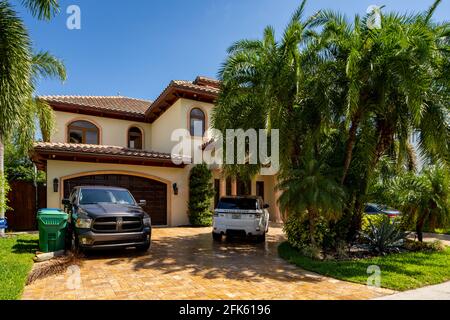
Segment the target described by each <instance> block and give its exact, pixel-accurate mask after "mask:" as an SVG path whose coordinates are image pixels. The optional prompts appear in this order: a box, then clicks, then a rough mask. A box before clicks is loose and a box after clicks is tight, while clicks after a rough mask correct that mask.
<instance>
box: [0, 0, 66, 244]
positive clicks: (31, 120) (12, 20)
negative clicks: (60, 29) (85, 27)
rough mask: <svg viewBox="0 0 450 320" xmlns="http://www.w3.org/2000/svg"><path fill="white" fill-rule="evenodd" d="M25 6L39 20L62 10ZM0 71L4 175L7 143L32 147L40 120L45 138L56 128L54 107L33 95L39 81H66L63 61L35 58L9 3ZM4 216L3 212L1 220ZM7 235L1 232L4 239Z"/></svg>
mask: <svg viewBox="0 0 450 320" xmlns="http://www.w3.org/2000/svg"><path fill="white" fill-rule="evenodd" d="M22 4H23V5H25V6H26V7H27V8H28V9H29V10H30V12H31V13H32V14H33V15H34V16H37V17H38V18H39V19H50V18H51V17H52V16H53V15H54V14H55V13H56V12H57V11H58V4H57V1H56V0H23V1H22ZM0 70H1V72H0V175H1V176H4V143H5V141H7V140H9V139H12V138H13V137H14V141H16V142H17V143H18V144H20V145H23V146H28V147H31V145H32V142H33V140H34V138H35V132H36V119H38V120H39V122H40V124H41V126H42V129H43V136H44V137H48V136H49V133H48V130H51V128H52V123H53V122H52V120H53V118H52V112H51V109H50V107H48V106H46V105H44V104H43V103H42V102H39V101H36V100H35V99H34V98H33V96H32V95H33V92H34V87H35V83H36V81H37V80H38V79H39V78H40V77H42V76H59V77H60V78H61V79H65V71H64V66H63V64H62V63H61V62H60V61H59V60H57V59H56V58H53V57H52V56H51V55H50V54H49V53H39V54H37V55H33V53H32V48H31V41H30V38H29V35H28V32H27V30H26V28H25V26H24V24H23V22H22V20H21V19H20V18H19V17H18V15H17V13H16V12H15V11H14V10H13V9H12V6H11V5H10V3H9V2H8V1H0ZM24 150H26V148H24ZM4 197H6V193H5V190H4V188H1V187H0V198H4ZM0 209H1V208H0ZM4 213H5V212H4V210H0V218H2V217H4ZM3 234H4V230H0V236H2V235H3Z"/></svg>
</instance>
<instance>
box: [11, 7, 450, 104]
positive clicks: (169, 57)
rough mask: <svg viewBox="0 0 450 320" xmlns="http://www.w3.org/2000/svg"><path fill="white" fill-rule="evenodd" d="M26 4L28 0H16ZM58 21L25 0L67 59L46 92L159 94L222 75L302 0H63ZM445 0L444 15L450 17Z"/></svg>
mask: <svg viewBox="0 0 450 320" xmlns="http://www.w3.org/2000/svg"><path fill="white" fill-rule="evenodd" d="M11 2H13V3H15V4H18V3H20V1H18V0H11ZM432 2H433V1H432V0H340V1H336V0H334V1H333V0H310V1H309V2H308V4H307V10H306V14H307V15H310V14H313V13H314V12H316V11H317V10H319V9H322V8H328V9H334V10H340V11H341V12H343V13H345V14H347V15H348V16H352V15H354V14H355V13H359V14H364V13H365V12H366V9H367V8H368V7H369V6H370V5H385V6H386V8H385V9H384V10H398V11H401V12H411V11H418V10H425V9H426V8H428V7H429V6H430V5H431V3H432ZM60 4H61V12H60V14H59V15H58V16H57V17H56V18H54V19H53V20H51V21H50V22H42V21H37V20H36V19H33V18H32V17H31V16H30V15H29V14H28V13H27V12H26V11H25V10H23V9H21V8H20V6H19V5H18V7H17V8H18V10H19V11H20V15H21V16H22V17H23V18H24V20H25V23H26V25H27V27H28V29H29V31H30V33H31V36H32V39H33V44H34V48H35V50H36V51H38V50H48V51H50V52H51V53H53V54H54V55H56V56H58V57H59V58H61V59H63V60H64V62H65V64H66V67H67V72H68V79H67V81H66V82H65V83H64V84H61V83H59V82H57V81H52V80H43V81H41V82H40V84H39V86H38V91H37V94H39V95H53V94H61V95H67V94H71V95H117V94H119V93H120V95H123V96H130V97H135V98H144V99H150V100H153V99H155V98H156V97H157V96H158V94H159V93H160V92H161V91H162V90H163V89H164V88H165V86H166V85H167V84H168V83H169V82H170V80H172V79H183V80H193V79H194V78H195V77H196V76H197V75H205V76H211V77H215V76H216V74H217V71H218V69H219V67H220V65H221V63H222V62H223V60H224V58H225V51H226V48H227V47H228V46H229V45H230V44H231V43H232V42H234V41H236V40H238V39H242V38H256V37H260V35H261V33H262V30H263V28H264V27H265V26H266V25H272V26H273V27H275V30H276V31H277V33H278V35H280V34H281V33H282V31H283V28H284V26H285V25H286V23H287V21H288V19H289V17H290V16H291V14H292V12H293V11H294V9H295V8H296V7H297V6H298V5H299V4H300V0H184V1H182V0H170V1H169V0H151V1H148V0H128V1H123V0H62V1H60ZM70 5H78V6H79V7H80V9H81V30H69V29H67V27H66V20H67V18H68V17H69V15H68V14H67V13H66V9H67V7H68V6H70ZM448 13H450V0H444V1H443V3H442V4H441V6H440V8H439V9H438V12H437V14H436V19H437V20H441V21H442V20H446V19H448Z"/></svg>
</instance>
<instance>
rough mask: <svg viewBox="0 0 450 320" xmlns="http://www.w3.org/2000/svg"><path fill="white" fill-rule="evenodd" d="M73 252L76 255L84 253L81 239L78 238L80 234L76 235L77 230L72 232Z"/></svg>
mask: <svg viewBox="0 0 450 320" xmlns="http://www.w3.org/2000/svg"><path fill="white" fill-rule="evenodd" d="M71 249H72V253H73V254H74V255H78V254H80V253H82V250H81V247H80V240H79V239H78V236H77V235H76V233H75V231H73V232H72V248H71Z"/></svg>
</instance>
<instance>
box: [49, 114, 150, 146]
mask: <svg viewBox="0 0 450 320" xmlns="http://www.w3.org/2000/svg"><path fill="white" fill-rule="evenodd" d="M55 116H56V131H55V133H54V134H53V135H52V137H51V142H67V126H68V124H69V123H71V122H72V121H74V120H87V121H91V122H92V123H94V124H95V125H97V127H99V129H100V144H103V145H111V146H121V147H127V144H128V129H129V128H130V127H132V126H135V127H138V128H140V129H141V130H142V131H143V132H144V137H143V139H144V143H143V144H144V146H145V149H147V150H151V140H152V139H151V124H149V123H141V122H133V121H128V120H119V119H111V118H103V117H95V116H88V115H82V114H77V113H69V112H61V111H55Z"/></svg>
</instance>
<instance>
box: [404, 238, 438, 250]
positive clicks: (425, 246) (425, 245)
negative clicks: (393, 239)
mask: <svg viewBox="0 0 450 320" xmlns="http://www.w3.org/2000/svg"><path fill="white" fill-rule="evenodd" d="M404 247H405V249H407V250H409V251H413V252H418V251H422V252H440V251H444V249H445V246H444V245H443V243H442V242H441V241H439V240H436V241H433V242H420V241H414V240H406V241H405V244H404Z"/></svg>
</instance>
